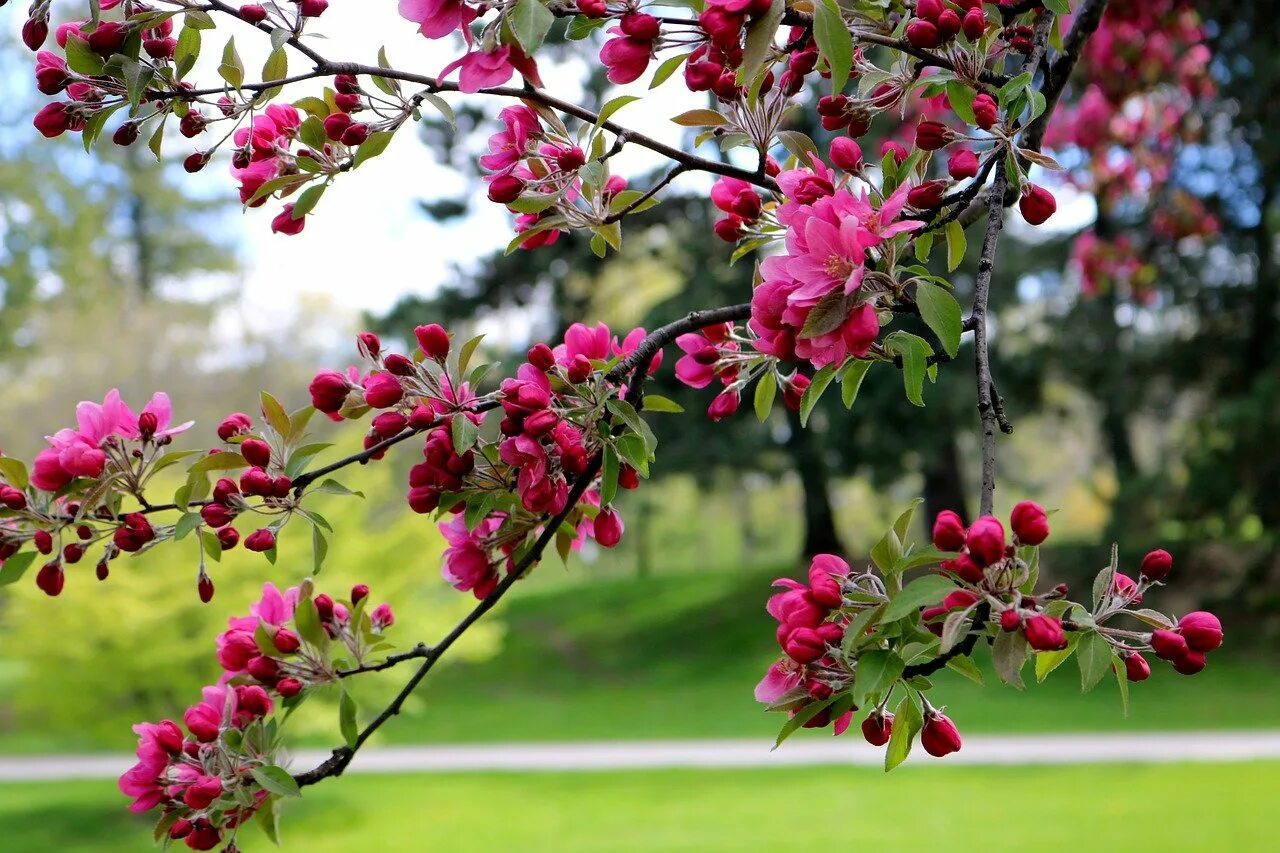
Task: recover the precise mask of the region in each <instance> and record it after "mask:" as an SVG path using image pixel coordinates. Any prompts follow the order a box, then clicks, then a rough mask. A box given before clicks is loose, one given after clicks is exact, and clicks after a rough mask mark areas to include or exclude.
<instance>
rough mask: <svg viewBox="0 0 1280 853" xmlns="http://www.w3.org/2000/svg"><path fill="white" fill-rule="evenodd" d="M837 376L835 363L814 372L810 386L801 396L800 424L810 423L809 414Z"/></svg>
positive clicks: (806, 424)
mask: <svg viewBox="0 0 1280 853" xmlns="http://www.w3.org/2000/svg"><path fill="white" fill-rule="evenodd" d="M835 376H836V366H835V365H834V364H828V365H827V366H826V367H824V368H822V369H821V370H819V371H818V372H817V373H815V374H813V379H812V380H811V381H810V382H809V387H808V388H806V389H804V396H803V397H801V398H800V426H808V425H809V415H810V414H811V413H812V412H813V407H814V406H816V405H818V399H819V398H820V397H822V393H823V392H824V391H826V390H827V386H828V385H830V384H831V380H832V379H834V378H835Z"/></svg>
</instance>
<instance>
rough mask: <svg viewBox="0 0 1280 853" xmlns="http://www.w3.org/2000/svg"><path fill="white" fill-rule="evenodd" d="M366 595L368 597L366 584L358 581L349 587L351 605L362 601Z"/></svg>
mask: <svg viewBox="0 0 1280 853" xmlns="http://www.w3.org/2000/svg"><path fill="white" fill-rule="evenodd" d="M368 597H369V586H368V584H363V583H358V584H356V585H355V586H353V587H351V604H352V606H355V605H358V604H359V603H360V602H362V601H364V600H365V599H366V598H368Z"/></svg>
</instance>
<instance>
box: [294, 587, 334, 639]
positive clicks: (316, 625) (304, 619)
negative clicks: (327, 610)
mask: <svg viewBox="0 0 1280 853" xmlns="http://www.w3.org/2000/svg"><path fill="white" fill-rule="evenodd" d="M293 621H294V624H295V625H297V627H298V634H299V635H301V637H302V639H304V640H306V641H307V642H308V643H310V644H311V645H313V646H318V647H320V648H324V647H325V646H326V645H328V639H329V637H328V635H327V634H326V633H325V632H324V626H322V625H321V624H320V614H319V613H318V612H317V611H316V604H315V602H314V601H312V600H311V599H310V598H303V599H300V600H299V601H298V606H297V608H296V610H295V612H294V616H293Z"/></svg>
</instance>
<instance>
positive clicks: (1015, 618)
mask: <svg viewBox="0 0 1280 853" xmlns="http://www.w3.org/2000/svg"><path fill="white" fill-rule="evenodd" d="M1021 627H1022V617H1021V616H1020V615H1019V614H1018V609H1017V608H1016V607H1010V608H1009V609H1008V610H1004V611H1001V613H1000V630H1002V631H1016V630H1018V629H1019V628H1021Z"/></svg>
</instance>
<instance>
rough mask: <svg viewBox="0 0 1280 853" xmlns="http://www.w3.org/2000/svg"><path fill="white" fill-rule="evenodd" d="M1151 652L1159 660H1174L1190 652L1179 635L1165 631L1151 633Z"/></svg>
mask: <svg viewBox="0 0 1280 853" xmlns="http://www.w3.org/2000/svg"><path fill="white" fill-rule="evenodd" d="M1151 650H1152V651H1154V652H1155V653H1156V657H1158V658H1160V659H1161V660H1176V659H1177V658H1180V657H1182V656H1183V655H1185V654H1186V653H1187V652H1188V651H1190V649H1189V648H1188V647H1187V641H1186V639H1184V638H1183V636H1182V635H1181V634H1178V633H1175V632H1173V631H1166V630H1159V631H1153V632H1152V633H1151Z"/></svg>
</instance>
